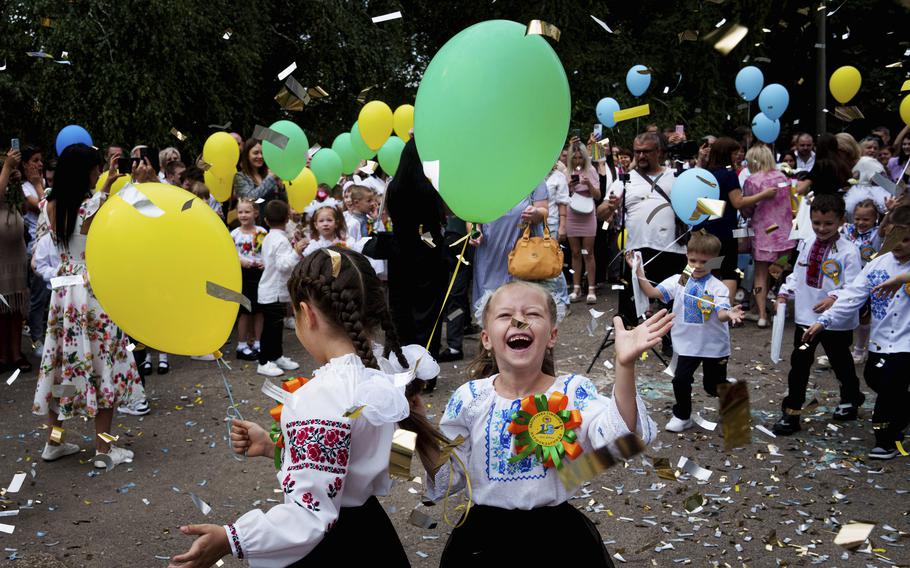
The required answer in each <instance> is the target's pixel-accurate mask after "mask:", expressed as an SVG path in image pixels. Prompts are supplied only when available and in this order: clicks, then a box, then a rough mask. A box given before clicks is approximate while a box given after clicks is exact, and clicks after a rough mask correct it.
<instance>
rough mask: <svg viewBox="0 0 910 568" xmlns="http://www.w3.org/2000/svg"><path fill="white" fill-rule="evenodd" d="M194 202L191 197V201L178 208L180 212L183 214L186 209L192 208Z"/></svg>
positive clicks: (194, 199)
mask: <svg viewBox="0 0 910 568" xmlns="http://www.w3.org/2000/svg"><path fill="white" fill-rule="evenodd" d="M194 201H196V198H195V197H193V198H192V199H188V200H187V202H186V203H184V204H183V207H181V208H180V211H181V212H183V211H186V210H187V209H189V208H190V207H192V206H193V202H194Z"/></svg>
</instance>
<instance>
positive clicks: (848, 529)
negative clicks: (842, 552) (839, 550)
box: [834, 523, 875, 550]
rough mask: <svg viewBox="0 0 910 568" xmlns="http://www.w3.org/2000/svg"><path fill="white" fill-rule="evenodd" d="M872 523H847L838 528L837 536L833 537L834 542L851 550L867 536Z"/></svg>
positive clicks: (872, 526)
mask: <svg viewBox="0 0 910 568" xmlns="http://www.w3.org/2000/svg"><path fill="white" fill-rule="evenodd" d="M873 528H875V524H874V523H848V524H846V525H844V526H842V527H841V528H840V531H839V532H838V533H837V536H835V537H834V544H837V545H840V546H843V547H844V548H847V549H850V550H853V549H855V548H859V546H860V545H861V544H862V543H864V542H865V541H866V539H867V538H869V534H871V533H872V529H873Z"/></svg>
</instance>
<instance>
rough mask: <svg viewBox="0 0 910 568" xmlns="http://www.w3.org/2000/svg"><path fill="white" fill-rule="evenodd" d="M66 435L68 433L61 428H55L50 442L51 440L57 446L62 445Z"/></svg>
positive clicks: (52, 430)
mask: <svg viewBox="0 0 910 568" xmlns="http://www.w3.org/2000/svg"><path fill="white" fill-rule="evenodd" d="M65 434H66V431H65V430H64V429H63V428H61V427H59V426H54V427H52V428H51V436H50V440H51V442H54V443H55V444H62V443H63V438H64V435H65Z"/></svg>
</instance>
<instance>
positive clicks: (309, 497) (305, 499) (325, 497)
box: [224, 385, 351, 567]
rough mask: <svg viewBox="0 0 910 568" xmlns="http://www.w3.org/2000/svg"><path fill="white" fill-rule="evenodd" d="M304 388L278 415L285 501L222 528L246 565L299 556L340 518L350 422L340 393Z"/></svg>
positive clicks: (284, 563) (283, 561)
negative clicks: (282, 433)
mask: <svg viewBox="0 0 910 568" xmlns="http://www.w3.org/2000/svg"><path fill="white" fill-rule="evenodd" d="M314 386H315V385H314ZM303 390H306V391H307V392H306V395H307V396H306V397H294V403H291V404H286V405H285V410H284V413H283V414H282V429H283V430H284V439H285V451H284V458H283V463H282V467H281V471H280V472H279V473H278V479H279V481H280V482H281V487H282V489H283V490H284V493H285V502H284V503H282V504H279V505H275V506H274V507H272V508H271V509H269V510H268V511H267V512H263V511H262V510H261V509H255V510H252V511H249V512H247V513H246V514H244V515H243V516H241V517H240V518H239V519H237V521H235V522H234V524H230V525H225V527H224V528H225V531H226V532H227V536H228V540H229V541H230V543H231V551H232V552H233V554H234V556H236V557H237V558H243V559H246V560H247V561H248V562H249V563H250V566H254V567H272V566H275V567H279V566H287V565H288V564H291V563H293V562H296V561H298V560H300V559H301V558H303V557H305V556H306V555H307V554H309V553H310V552H311V551H312V550H313V549H314V548H315V547H316V546H317V545H318V544H319V543H320V542H321V541H322V539H323V537H324V536H325V534H326V532H328V531H329V530H330V529H331V527H332V526H333V525H334V524H335V521H336V520H337V519H338V514H339V510H340V508H341V495H342V492H343V491H344V485H345V476H346V475H347V466H348V460H349V458H350V450H351V423H350V420H349V419H347V418H342V416H341V415H342V413H343V412H344V411H343V410H341V409H340V406H343V404H344V401H343V399H344V396H338V395H337V394H336V396H331V394H329V396H323V395H325V394H328V393H326V392H325V391H326V390H327V389H303ZM312 390H316V391H317V392H312ZM316 399H318V402H319V404H315V403H314V402H313V401H314V400H316Z"/></svg>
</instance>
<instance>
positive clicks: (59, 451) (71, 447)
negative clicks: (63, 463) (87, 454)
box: [41, 443, 79, 462]
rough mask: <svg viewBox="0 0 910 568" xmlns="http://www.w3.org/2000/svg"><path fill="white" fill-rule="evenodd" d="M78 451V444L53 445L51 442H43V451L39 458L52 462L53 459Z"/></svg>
mask: <svg viewBox="0 0 910 568" xmlns="http://www.w3.org/2000/svg"><path fill="white" fill-rule="evenodd" d="M78 452H79V446H77V445H76V444H66V443H64V444H60V445H59V446H54V445H52V444H48V443H45V444H44V451H43V452H41V459H43V460H44V461H46V462H52V461H54V460H59V459H60V458H62V457H65V456H70V455H72V454H75V453H78Z"/></svg>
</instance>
